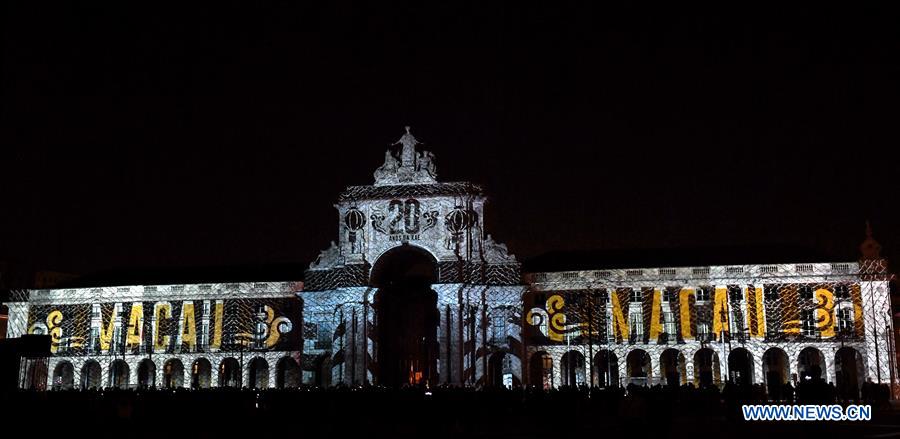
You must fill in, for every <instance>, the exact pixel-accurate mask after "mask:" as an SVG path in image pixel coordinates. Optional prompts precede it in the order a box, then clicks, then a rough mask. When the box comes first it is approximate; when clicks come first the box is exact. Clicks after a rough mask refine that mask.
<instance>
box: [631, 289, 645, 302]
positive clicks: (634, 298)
mask: <svg viewBox="0 0 900 439" xmlns="http://www.w3.org/2000/svg"><path fill="white" fill-rule="evenodd" d="M643 295H644V294H643V292H642V291H641V290H640V289H633V290H631V302H632V303H641V299H642V298H643Z"/></svg>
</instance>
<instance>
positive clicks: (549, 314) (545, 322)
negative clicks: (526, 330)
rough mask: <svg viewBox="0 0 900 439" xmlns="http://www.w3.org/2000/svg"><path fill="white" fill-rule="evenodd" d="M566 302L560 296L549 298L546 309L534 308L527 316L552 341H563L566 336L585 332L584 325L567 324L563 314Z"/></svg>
mask: <svg viewBox="0 0 900 439" xmlns="http://www.w3.org/2000/svg"><path fill="white" fill-rule="evenodd" d="M565 305H566V302H565V300H564V299H563V297H562V296H561V295H559V294H554V295H552V296H550V297H549V298H547V302H546V303H545V304H544V308H545V309H546V310H545V309H541V308H532V309H531V310H530V311H528V314H527V315H526V316H525V320H526V321H527V322H528V324H530V325H531V326H537V327H538V328H539V330H540V331H541V334H543V335H544V336H545V337H547V338H549V339H550V340H552V341H563V340H564V339H565V337H564V336H565V335H566V334H570V333H573V332H576V331H581V332H583V331H584V328H585V326H586V325H585V324H584V323H573V324H566V314H565V313H564V312H562V310H563V308H565Z"/></svg>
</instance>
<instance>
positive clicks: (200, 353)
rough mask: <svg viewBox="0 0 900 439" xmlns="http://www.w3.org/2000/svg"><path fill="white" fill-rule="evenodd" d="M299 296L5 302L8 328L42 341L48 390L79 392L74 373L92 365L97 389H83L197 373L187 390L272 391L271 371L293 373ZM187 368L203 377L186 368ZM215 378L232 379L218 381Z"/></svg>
mask: <svg viewBox="0 0 900 439" xmlns="http://www.w3.org/2000/svg"><path fill="white" fill-rule="evenodd" d="M301 289H302V284H301V283H269V282H264V283H253V284H240V283H231V284H203V285H199V284H198V285H158V286H129V287H106V288H79V289H52V290H32V291H30V292H29V294H28V297H27V298H26V300H25V301H22V302H14V303H11V304H10V305H11V306H10V310H11V312H12V313H13V316H12V318H11V321H12V322H15V326H16V328H12V326H11V328H10V329H11V332H15V333H17V334H47V335H50V338H51V346H50V350H51V360H50V366H49V371H50V372H49V376H48V380H49V384H48V386H49V387H51V388H52V387H54V386H55V387H59V386H63V387H69V386H73V387H82V384H84V383H82V382H81V378H83V376H82V375H85V374H88V375H89V374H90V373H91V372H92V370H91V369H92V368H93V367H94V365H95V364H96V365H97V366H99V368H100V373H99V379H100V382H99V383H98V382H96V380H95V379H90V380H88V381H89V382H90V383H91V384H92V385H90V386H89V387H93V386H98V385H102V386H113V385H115V386H120V387H125V386H128V387H134V386H137V385H157V386H163V385H166V386H178V387H180V386H184V387H187V386H190V385H192V380H191V374H192V373H194V372H199V373H201V374H202V375H203V376H202V379H201V381H202V383H197V382H194V383H193V384H194V385H200V386H204V387H205V386H210V387H215V386H217V385H220V384H221V385H240V384H241V383H242V384H243V385H244V386H248V385H253V384H257V385H258V387H274V386H275V385H276V384H277V383H279V382H282V381H284V379H283V378H284V377H283V376H281V377H279V376H278V373H280V372H279V370H278V367H277V366H278V365H279V364H280V365H281V366H282V369H284V368H288V369H292V370H293V369H298V370H299V361H300V359H301V352H302V340H303V336H302V331H301V328H302V301H301V300H300V299H299V298H298V297H297V293H298V291H299V290H301ZM257 358H258V359H259V360H256V359H257ZM285 358H288V359H290V361H293V362H294V363H295V364H296V365H297V366H298V367H296V368H291V367H290V365H289V364H288V363H284V362H281V361H282V360H283V359H285ZM229 359H235V360H236V361H237V363H236V364H237V367H233V366H234V364H235V363H234V362H232V361H231V360H229ZM176 360H177V362H176ZM254 360H256V362H255V363H254ZM280 362H281V363H280ZM263 363H264V364H263ZM113 364H117V365H119V366H121V367H119V366H116V367H119V369H121V370H119V371H118V372H120V373H122V374H123V375H122V376H115V373H116V371H113V370H111V368H112V367H113V366H112V365H113ZM123 364H124V366H122V365H123ZM195 365H199V366H201V368H202V369H203V370H199V371H195V370H192V369H194V366H195ZM251 365H252V367H251ZM125 366H127V368H126V367H125ZM207 366H208V367H207ZM70 368H71V370H72V371H73V373H72V374H73V375H74V377H75V379H74V380H73V381H74V382H71V383H70V382H68V381H69V380H70V378H69V375H72V374H70V373H69V372H68V369H70ZM54 371H60V373H57V374H54ZM281 372H283V371H281ZM222 373H228V374H230V375H232V376H231V377H230V379H228V380H220V375H221V374H222ZM298 374H299V372H298ZM54 375H58V376H56V377H54ZM59 375H62V376H63V379H62V380H61V379H60V376H59ZM263 375H265V377H263ZM85 376H86V375H85ZM173 377H174V379H173ZM194 378H196V377H194ZM63 381H64V382H63ZM194 381H197V380H194Z"/></svg>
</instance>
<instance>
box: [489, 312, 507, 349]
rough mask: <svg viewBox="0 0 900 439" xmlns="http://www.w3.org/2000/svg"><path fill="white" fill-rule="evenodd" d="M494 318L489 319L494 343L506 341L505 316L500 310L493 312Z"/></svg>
mask: <svg viewBox="0 0 900 439" xmlns="http://www.w3.org/2000/svg"><path fill="white" fill-rule="evenodd" d="M494 312H495V314H494V316H492V317H491V323H492V324H491V329H492V330H493V333H492V337H493V339H494V342H495V343H497V342H503V341H504V340H505V339H506V316H505V315H503V312H502V311H501V310H495V311H494Z"/></svg>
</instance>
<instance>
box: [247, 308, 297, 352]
mask: <svg viewBox="0 0 900 439" xmlns="http://www.w3.org/2000/svg"><path fill="white" fill-rule="evenodd" d="M263 312H264V313H265V318H264V319H263V321H264V322H265V323H266V324H265V325H260V326H259V327H258V328H257V329H255V330H254V332H253V333H247V332H243V333H240V334H238V336H239V337H240V338H241V339H246V340H255V341H262V342H263V344H264V345H265V347H266V349H270V348H272V347H274V346H275V345H276V344H278V339H279V338H281V335H282V334H286V333H288V332H291V330H292V329H294V324H293V323H291V320H290V319H289V318H287V317H284V316H282V317H278V318H276V317H275V310H274V309H272V307H270V306H269V305H264V306H263Z"/></svg>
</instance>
